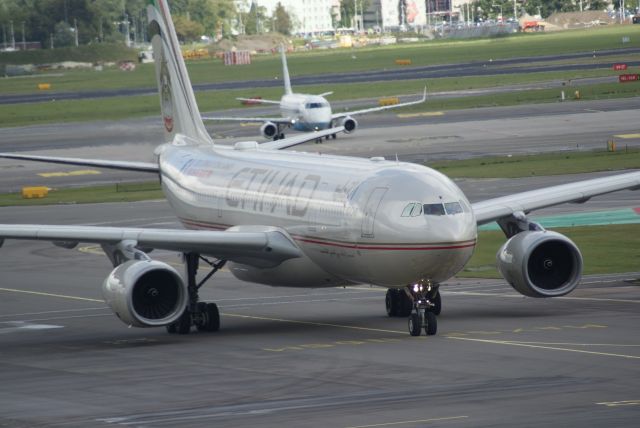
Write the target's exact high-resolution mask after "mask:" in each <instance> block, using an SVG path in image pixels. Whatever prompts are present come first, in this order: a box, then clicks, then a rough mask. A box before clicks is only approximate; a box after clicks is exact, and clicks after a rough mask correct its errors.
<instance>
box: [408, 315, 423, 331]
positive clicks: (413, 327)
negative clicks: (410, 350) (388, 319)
mask: <svg viewBox="0 0 640 428" xmlns="http://www.w3.org/2000/svg"><path fill="white" fill-rule="evenodd" d="M408 326H409V334H410V335H411V336H420V331H421V330H422V326H421V325H420V317H419V316H418V314H415V313H414V314H411V316H409V321H408Z"/></svg>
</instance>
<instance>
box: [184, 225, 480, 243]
mask: <svg viewBox="0 0 640 428" xmlns="http://www.w3.org/2000/svg"><path fill="white" fill-rule="evenodd" d="M180 220H181V221H182V223H184V224H185V225H187V226H193V227H197V228H202V229H210V230H225V229H227V228H229V227H231V226H229V225H222V224H215V223H207V222H201V221H194V220H188V219H184V218H181V219H180ZM291 237H292V238H293V239H294V240H295V241H298V242H305V243H307V244H316V245H324V246H328V247H339V248H349V249H353V250H384V251H430V250H458V249H463V248H472V247H475V245H476V241H475V240H470V241H460V242H447V243H444V242H437V243H420V244H408V243H402V244H392V243H384V244H358V243H353V242H340V241H328V240H320V239H318V238H311V237H306V236H300V235H293V236H291Z"/></svg>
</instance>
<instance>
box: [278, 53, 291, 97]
mask: <svg viewBox="0 0 640 428" xmlns="http://www.w3.org/2000/svg"><path fill="white" fill-rule="evenodd" d="M280 56H281V57H282V80H283V81H284V93H285V94H286V95H291V94H292V93H293V91H292V90H291V79H290V78H289V67H287V56H286V55H285V48H284V45H280Z"/></svg>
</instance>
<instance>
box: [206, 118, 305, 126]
mask: <svg viewBox="0 0 640 428" xmlns="http://www.w3.org/2000/svg"><path fill="white" fill-rule="evenodd" d="M202 120H216V121H220V122H272V123H275V124H278V125H292V124H293V119H291V118H288V117H232V116H202Z"/></svg>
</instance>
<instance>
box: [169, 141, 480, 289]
mask: <svg viewBox="0 0 640 428" xmlns="http://www.w3.org/2000/svg"><path fill="white" fill-rule="evenodd" d="M159 164H160V169H161V179H162V185H163V190H164V192H165V194H166V196H167V199H168V200H169V202H170V203H171V205H172V206H173V207H174V209H175V210H176V213H177V214H178V216H179V217H180V219H181V221H182V223H183V224H184V225H185V226H186V227H187V228H191V229H214V230H227V229H229V228H231V227H234V229H237V228H240V229H242V228H243V227H244V228H251V229H256V228H258V229H259V228H265V229H266V228H269V227H277V228H280V229H282V230H284V231H286V233H288V235H289V236H290V237H291V238H292V239H293V241H294V242H296V244H297V245H298V246H299V247H300V249H301V250H302V252H303V254H304V257H302V258H298V259H292V260H288V261H286V262H284V263H282V264H281V265H280V266H278V267H276V268H273V269H260V270H256V269H253V268H250V267H248V266H243V265H238V264H232V266H231V270H232V272H233V273H234V274H235V275H236V276H238V277H239V278H241V279H247V280H250V281H254V282H260V283H265V284H271V285H282V286H299V287H319V286H335V285H340V284H348V283H370V284H376V285H382V286H388V287H394V286H396V287H397V286H404V285H407V284H411V283H415V282H417V281H420V280H423V281H432V282H441V281H444V280H446V279H448V278H450V277H451V276H453V275H455V274H456V273H457V272H458V271H459V270H460V269H462V267H463V266H464V265H465V263H466V262H467V261H468V259H469V258H470V257H471V254H472V252H473V249H474V247H475V242H476V238H477V229H476V221H475V218H474V215H473V212H472V210H471V208H470V205H469V202H468V201H467V199H466V197H465V196H464V194H463V193H462V191H461V190H460V189H459V188H458V187H457V186H456V185H455V184H454V183H453V182H452V181H451V180H449V179H448V178H447V177H445V176H444V175H442V174H440V173H438V172H436V171H434V170H432V169H429V168H427V167H424V166H420V165H415V164H408V163H402V162H390V161H384V160H375V159H372V160H369V159H360V158H351V157H341V156H329V155H321V154H311V153H300V152H292V151H278V152H275V151H266V150H265V151H263V150H259V149H255V148H254V149H248V150H238V149H232V148H227V147H221V146H215V147H212V146H208V145H207V146H190V145H179V144H175V143H174V144H167V145H165V146H162V149H161V150H160V157H159ZM453 201H456V202H460V203H461V205H462V206H463V208H464V212H462V213H459V214H455V215H442V216H428V215H419V216H414V217H403V216H402V213H403V210H404V209H405V207H406V206H407V204H408V203H412V202H417V203H420V204H425V203H442V202H453ZM234 229H231V230H234Z"/></svg>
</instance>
